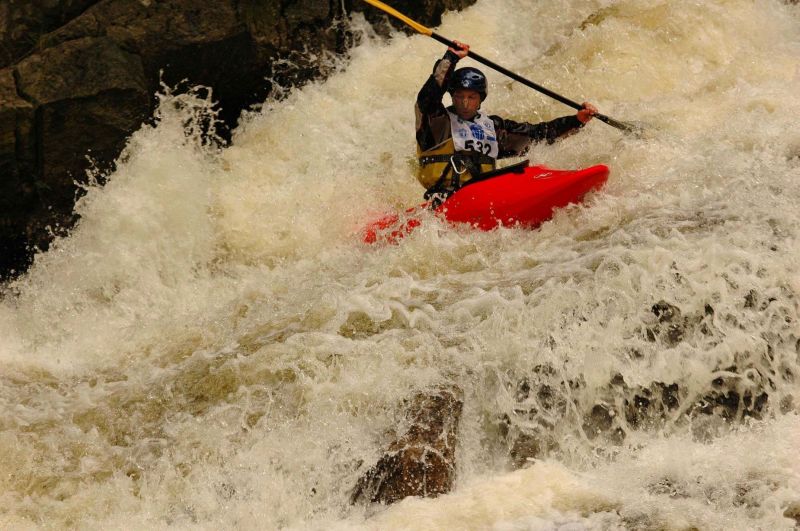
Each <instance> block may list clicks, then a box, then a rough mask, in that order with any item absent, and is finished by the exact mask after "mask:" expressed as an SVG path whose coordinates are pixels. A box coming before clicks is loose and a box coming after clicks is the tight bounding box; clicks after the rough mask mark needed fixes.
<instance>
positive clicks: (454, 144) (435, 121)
mask: <svg viewBox="0 0 800 531" xmlns="http://www.w3.org/2000/svg"><path fill="white" fill-rule="evenodd" d="M453 42H454V43H455V44H456V45H458V46H459V48H448V49H447V52H446V53H445V54H444V57H442V58H441V59H439V60H438V61H437V62H436V64H435V65H434V67H433V73H432V74H431V76H430V77H429V78H428V80H427V81H426V82H425V85H423V87H422V89H421V90H420V91H419V94H418V95H417V103H416V109H415V110H416V122H417V156H418V157H419V172H418V175H417V178H418V179H419V181H420V182H421V183H422V185H423V186H424V187H425V189H426V192H425V198H426V199H429V198H431V197H432V196H434V195H437V196H438V197H439V198H440V199H441V198H443V197H446V196H447V195H449V194H450V193H452V192H453V191H455V190H457V189H458V188H460V187H461V186H462V185H463V184H464V183H465V182H467V181H469V180H470V179H472V178H474V177H476V176H478V175H480V174H483V173H486V172H488V171H492V170H494V169H495V164H496V161H497V159H500V158H504V157H513V156H520V155H522V154H523V153H524V152H525V150H526V149H527V148H528V146H530V144H531V143H532V142H541V141H547V142H554V141H555V140H556V139H557V138H559V137H563V136H566V135H568V134H570V133H573V132H575V131H577V130H578V129H580V128H581V127H583V126H584V125H585V124H586V123H588V122H589V120H591V119H592V117H593V116H594V114H595V113H596V112H598V111H597V108H596V107H595V106H594V105H592V104H591V103H588V102H585V103H583V109H581V110H580V111H578V113H577V114H575V115H572V116H563V117H561V118H556V119H555V120H552V121H549V122H543V123H539V124H530V123H527V122H515V121H512V120H507V119H504V118H501V117H499V116H494V115H487V114H485V113H483V112H481V110H480V108H481V104H482V103H483V100H485V99H486V93H487V82H486V76H485V75H483V72H481V71H480V70H478V69H477V68H472V67H466V68H459V69H458V70H455V66H456V63H457V62H458V61H459V59H463V58H464V57H466V56H467V52H469V45H467V44H463V43H461V42H458V41H453ZM445 92H449V93H450V95H451V96H452V99H453V105H452V106H450V107H447V108H445V106H444V105H443V104H442V97H444V94H445Z"/></svg>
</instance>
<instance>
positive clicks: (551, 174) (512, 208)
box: [361, 164, 608, 243]
mask: <svg viewBox="0 0 800 531" xmlns="http://www.w3.org/2000/svg"><path fill="white" fill-rule="evenodd" d="M607 179H608V167H607V166H605V165H602V164H600V165H597V166H591V167H589V168H585V169H582V170H553V169H550V168H546V167H544V166H528V167H525V168H524V169H521V170H518V171H516V172H511V173H503V174H500V175H497V176H495V177H491V178H489V179H485V180H481V181H478V182H475V183H468V184H467V185H465V186H464V187H463V188H461V189H459V190H458V191H457V192H455V193H454V194H453V195H451V196H450V197H449V198H447V200H446V201H445V202H444V203H442V204H441V205H439V206H438V207H437V208H436V209H435V210H434V211H435V212H436V213H437V214H438V215H440V216H441V217H443V218H444V219H446V220H447V221H450V222H453V223H469V224H471V225H472V226H473V227H475V228H477V229H480V230H486V231H488V230H492V229H494V228H496V227H498V226H500V225H502V226H504V227H509V226H523V227H529V228H533V227H536V226H538V225H540V224H541V223H543V222H545V221H547V220H548V219H550V218H551V217H552V216H553V211H554V210H555V209H556V208H560V207H564V206H567V205H568V204H570V203H579V202H580V201H581V200H582V199H583V196H584V195H586V193H588V192H589V191H591V190H595V189H598V188H600V187H602V186H603V184H605V182H606V180H607ZM429 206H430V204H429V203H424V204H422V205H420V206H419V207H417V208H411V209H408V210H407V211H406V212H405V213H404V214H403V215H400V214H388V215H386V216H384V217H382V218H380V219H378V220H376V221H373V222H372V223H370V224H369V225H367V226H366V227H365V228H364V229H363V230H362V232H361V237H362V240H363V241H364V243H379V242H382V243H397V242H398V240H399V239H401V238H402V237H404V236H405V235H406V234H409V233H410V232H411V231H413V230H414V229H415V228H416V227H418V226H419V225H420V224H421V223H422V220H421V218H420V217H419V213H420V212H421V211H422V210H424V209H426V208H429Z"/></svg>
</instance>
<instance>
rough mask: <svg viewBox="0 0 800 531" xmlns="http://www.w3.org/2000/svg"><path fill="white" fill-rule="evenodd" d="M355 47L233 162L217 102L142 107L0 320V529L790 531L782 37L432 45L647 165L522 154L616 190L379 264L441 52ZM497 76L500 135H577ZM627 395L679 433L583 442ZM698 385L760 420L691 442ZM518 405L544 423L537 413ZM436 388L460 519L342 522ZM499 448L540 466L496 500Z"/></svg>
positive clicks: (555, 18)
mask: <svg viewBox="0 0 800 531" xmlns="http://www.w3.org/2000/svg"><path fill="white" fill-rule="evenodd" d="M353 31H356V32H359V33H360V34H362V36H363V41H362V44H361V45H360V46H358V47H357V48H355V49H354V50H353V51H352V53H351V55H350V57H349V58H347V59H346V60H341V62H340V63H339V64H338V65H337V70H336V72H335V73H334V74H333V75H332V76H331V77H330V78H329V79H327V80H325V81H320V82H315V83H311V84H309V85H307V86H305V87H303V88H301V89H297V90H293V91H291V92H289V93H288V95H286V96H285V97H284V98H280V99H270V100H268V101H266V102H265V103H264V105H263V106H262V107H261V108H260V109H258V110H254V111H252V112H250V113H247V114H246V115H245V116H244V117H243V119H242V123H241V125H240V126H239V127H238V128H237V129H236V130H235V131H234V137H233V141H232V145H231V146H229V147H227V148H224V149H222V148H219V147H218V146H216V145H214V144H213V143H208V142H204V141H203V140H202V139H201V136H200V134H199V131H200V129H201V128H202V127H201V124H202V123H204V122H205V121H206V120H207V118H208V117H209V116H212V115H213V106H212V102H211V101H210V100H209V99H207V97H206V95H205V92H204V91H198V92H194V93H189V94H164V95H162V97H161V105H160V107H159V113H158V122H157V124H156V125H155V126H143V127H142V129H141V130H139V131H137V132H136V133H135V134H134V135H133V136H132V137H131V138H130V140H129V143H128V146H127V148H126V150H125V152H124V153H123V155H122V156H121V158H120V161H119V164H118V169H117V171H116V172H115V173H113V174H112V175H111V176H110V177H109V180H108V184H107V185H106V186H104V187H102V188H100V187H95V188H91V189H89V190H88V193H87V194H86V196H85V197H83V198H82V199H81V200H80V202H79V204H78V206H77V207H76V208H77V211H78V213H79V214H80V216H81V221H80V223H79V224H78V226H77V227H76V228H75V229H74V230H73V231H72V233H71V235H70V236H69V237H67V238H64V239H61V240H59V241H57V242H56V243H55V245H54V246H53V248H52V249H51V250H50V251H49V252H47V253H44V254H40V255H39V256H37V257H36V261H35V264H34V266H33V267H32V268H31V270H30V271H29V272H28V273H27V274H26V275H25V276H24V277H22V278H20V279H19V280H17V281H15V282H13V283H11V284H8V285H6V286H4V287H3V288H2V298H0V371H1V372H0V470H2V471H3V473H2V475H0V525H1V526H2V527H3V528H4V529H39V528H70V527H74V528H79V529H167V528H170V529H172V528H176V529H234V528H236V529H277V528H290V529H497V530H524V529H630V528H634V529H687V528H698V529H792V528H793V527H794V526H796V525H797V524H796V521H797V519H800V463H798V452H797V448H798V447H800V417H798V403H799V402H798V401H800V380H798V377H797V375H798V373H799V372H800V360H799V359H798V356H799V354H798V352H799V351H800V343H799V342H798V341H800V327H798V324H797V323H798V318H800V315H798V314H799V313H800V312H799V310H800V273H798V269H797V264H798V262H800V244H799V243H798V236H799V235H800V211H799V210H798V208H797V198H798V197H800V128H799V127H798V113H797V111H796V105H795V104H794V102H795V101H796V99H797V94H799V93H800V59H798V58H800V7H798V6H796V5H795V6H789V5H784V4H783V3H781V2H778V1H776V0H774V1H773V0H770V1H768V0H756V1H752V0H726V1H722V0H719V1H715V2H702V3H699V2H689V1H658V0H627V1H610V0H609V1H578V0H561V1H550V0H542V1H537V2H530V1H528V0H479V1H478V3H477V4H476V5H475V6H473V7H471V8H468V9H466V10H464V11H463V12H460V13H450V14H447V15H446V16H445V17H444V21H443V24H442V26H441V27H440V28H438V30H437V31H438V32H439V33H441V34H443V35H446V36H448V37H451V38H455V39H459V40H462V41H465V42H468V43H469V44H471V46H472V49H473V50H475V51H477V52H478V53H480V54H481V55H484V56H486V57H489V58H493V59H495V60H496V61H497V62H498V63H500V64H503V65H504V66H506V67H507V68H509V69H511V70H514V71H517V72H519V73H520V74H521V75H523V76H525V77H529V78H531V79H533V80H535V81H536V82H537V83H539V84H541V85H544V86H546V87H548V88H551V89H552V90H555V91H556V92H559V93H562V94H564V95H566V96H568V97H570V98H571V99H573V100H577V101H585V100H588V101H591V102H593V103H595V104H596V105H597V106H598V107H599V108H600V109H601V112H604V113H605V114H608V115H609V116H612V117H614V118H617V119H621V120H635V121H637V122H640V123H642V124H645V126H646V128H647V130H648V134H647V135H645V136H644V137H643V138H638V137H634V136H630V135H623V134H622V133H620V132H619V131H617V130H615V129H612V128H610V127H608V126H607V125H605V124H602V123H600V122H598V121H594V122H592V123H591V124H590V125H589V126H588V127H587V128H586V129H585V130H584V131H582V132H581V133H580V134H578V135H574V136H571V137H569V138H566V139H564V140H562V141H560V142H558V143H556V144H554V145H551V146H547V145H544V146H536V147H534V148H532V149H531V152H530V159H531V160H533V161H535V162H536V163H540V164H546V165H549V166H552V167H558V168H576V167H583V166H589V165H593V164H599V163H603V164H607V165H609V166H610V168H611V176H610V179H609V182H608V184H607V186H606V187H605V188H604V189H603V191H602V192H599V193H596V194H593V195H592V196H591V197H589V198H588V199H587V201H586V204H585V206H581V207H577V206H572V207H569V208H566V209H563V210H562V211H559V212H558V213H557V214H556V216H555V217H554V219H553V220H552V221H551V222H548V223H546V224H544V225H543V226H542V227H540V228H539V229H537V230H535V231H530V230H520V229H501V230H497V231H493V232H490V233H483V232H477V231H472V230H469V229H467V228H463V227H462V228H452V227H448V226H446V225H444V224H442V223H441V222H440V221H439V220H437V219H435V218H430V219H426V221H425V223H424V224H423V226H422V227H421V228H420V229H419V230H417V231H415V233H414V234H413V235H412V236H410V237H409V238H406V239H405V240H404V241H403V242H402V243H401V244H400V245H398V246H388V247H380V248H371V247H366V246H364V245H363V244H361V243H359V239H358V235H357V231H358V228H359V227H360V226H362V225H363V223H364V221H365V220H366V219H369V218H370V216H374V215H375V214H376V213H381V212H384V211H387V210H395V209H398V208H404V207H407V206H411V205H414V204H416V203H417V202H419V201H420V199H421V192H422V190H421V188H420V186H419V185H418V183H417V182H416V180H415V179H414V177H413V160H414V154H415V153H414V148H415V146H414V135H413V128H414V121H413V120H414V116H413V102H414V98H415V96H416V92H417V90H418V89H419V87H420V86H421V84H422V83H423V82H424V80H425V78H426V77H427V76H428V74H429V73H430V69H431V67H432V64H433V62H434V60H435V59H436V58H438V57H440V56H441V54H442V53H443V49H442V46H440V45H438V44H437V43H436V42H434V41H432V40H431V39H428V38H425V37H423V36H408V35H405V34H401V33H396V34H394V35H392V36H391V38H390V39H389V40H388V41H387V40H383V39H381V38H379V37H377V36H375V35H373V34H372V33H371V32H370V30H369V29H368V27H367V26H366V24H365V23H363V21H362V20H361V19H360V18H359V17H356V18H355V19H354V21H353ZM487 74H488V75H489V79H490V95H489V99H488V100H487V102H486V105H485V106H486V107H487V110H490V111H491V112H493V113H497V114H500V115H503V116H507V117H509V118H513V119H517V120H527V121H531V122H536V121H541V120H547V119H551V118H554V117H557V116H561V115H565V114H569V113H570V112H571V111H570V110H569V109H567V108H565V107H563V106H561V105H559V104H557V103H555V102H553V101H550V100H548V99H546V98H545V97H543V96H541V95H538V94H537V93H535V92H533V91H531V90H529V89H526V88H525V87H522V86H519V85H515V84H513V83H512V82H510V81H508V80H506V79H503V78H502V77H501V76H500V75H499V74H495V73H491V72H487ZM659 301H665V302H666V303H669V304H671V305H674V306H676V307H678V308H680V311H681V312H682V314H683V315H684V316H686V317H687V322H690V323H694V324H687V325H686V328H685V329H684V332H683V335H682V336H681V338H680V340H679V341H672V342H670V341H668V340H667V339H665V337H662V336H659V337H652V336H653V334H652V333H651V332H652V330H653V326H655V324H654V323H655V320H656V316H655V315H654V313H653V311H652V307H653V305H654V304H656V303H658V302H659ZM732 366H735V367H736V369H735V371H734V370H731V369H730V368H731V367H732ZM543 367H544V368H546V369H545V370H543V369H542V368H543ZM615 377H622V378H623V379H624V381H625V383H626V385H627V386H629V387H631V388H632V387H635V386H642V387H647V386H649V385H651V384H652V383H653V382H662V383H665V384H671V383H675V384H678V385H679V387H680V389H681V393H682V395H681V396H680V402H681V406H680V407H678V408H677V409H675V410H672V411H670V412H669V413H668V414H667V415H666V416H665V417H664V418H661V419H654V421H653V425H652V426H650V427H646V428H642V427H640V428H634V427H632V426H629V425H626V424H625V422H624V420H623V419H620V418H619V417H616V420H614V422H618V423H620V424H619V425H618V427H619V429H620V430H622V431H624V432H625V437H624V439H623V440H619V438H618V437H617V438H616V439H615V438H614V436H612V434H611V433H609V434H605V435H601V436H599V437H593V436H591V434H589V433H588V432H587V429H586V427H585V426H584V421H585V413H586V411H589V410H591V408H592V406H593V405H594V404H597V403H601V402H602V403H603V404H611V405H614V404H616V405H619V404H620V403H621V400H622V399H623V395H622V394H620V393H621V391H619V388H618V387H614V386H613V385H611V384H610V382H612V380H613V379H614V378H615ZM718 378H722V379H725V378H727V379H729V380H731V381H733V382H734V384H735V386H737V387H736V388H737V389H738V390H739V391H740V392H742V393H744V392H745V391H746V390H753V392H756V393H765V394H766V395H767V409H766V410H765V412H764V414H763V415H761V416H760V417H761V418H743V417H746V416H744V415H742V414H741V411H740V414H739V415H738V417H737V418H735V419H734V420H733V421H731V422H726V421H725V420H724V419H722V418H721V417H720V416H719V415H697V416H690V415H689V413H691V412H692V411H693V410H690V408H691V406H692V404H694V403H695V402H697V401H698V400H701V399H702V398H703V397H704V396H705V394H706V393H707V392H708V391H709V389H711V387H712V384H711V382H712V381H714V380H715V379H718ZM523 381H525V382H533V383H538V384H541V385H548V386H550V388H551V389H553V390H554V391H553V392H554V393H555V396H556V398H557V400H558V401H560V402H559V403H561V404H564V409H563V410H561V411H560V413H559V414H558V415H557V417H555V418H549V417H548V418H546V417H547V414H548V412H546V411H545V412H542V411H539V412H538V415H539V416H538V417H537V416H536V415H537V413H531V411H532V409H531V408H533V407H534V406H535V405H536V404H534V402H533V401H532V400H533V399H526V398H524V397H522V398H520V397H519V394H518V392H517V390H518V388H519V386H520V382H523ZM443 382H444V383H455V384H457V385H458V386H459V387H461V388H462V389H463V391H464V412H463V414H462V418H461V423H460V426H459V439H458V441H459V442H458V448H457V450H456V457H457V472H458V475H457V482H456V487H455V490H454V491H453V492H452V493H451V494H448V495H445V496H442V497H440V498H437V499H424V500H423V499H407V500H404V501H403V502H401V503H399V504H397V505H395V506H391V507H389V508H385V507H364V506H362V505H356V506H351V505H350V503H349V498H350V492H351V489H352V488H353V486H354V485H355V482H356V481H357V479H358V477H359V476H360V474H362V473H363V472H364V471H365V469H366V468H367V467H368V466H370V465H371V464H373V463H374V462H375V461H376V460H377V459H378V458H379V457H380V456H381V455H382V451H383V449H384V448H385V447H386V445H387V444H388V443H389V442H390V441H391V438H392V433H393V430H394V429H396V427H397V424H398V422H399V420H400V419H401V418H402V407H401V405H402V401H403V400H404V399H406V398H408V397H409V396H411V395H413V394H414V393H415V392H418V391H420V390H425V389H429V388H432V387H434V386H437V385H439V384H441V383H443ZM534 409H535V408H534ZM522 410H524V411H525V412H526V413H520V411H522ZM504 417H505V418H506V419H511V422H512V423H513V425H512V428H513V429H512V430H511V432H510V433H511V435H509V434H505V433H504V432H503V430H502V429H501V427H500V426H501V424H502V423H503V418H504ZM543 423H544V424H543ZM543 425H546V426H548V428H547V429H546V431H545V432H542V426H543ZM615 426H617V425H616V424H615ZM515 433H516V434H519V433H535V434H538V435H539V436H541V437H543V438H544V439H546V440H548V441H550V442H551V443H553V444H552V448H551V450H550V451H549V452H547V453H546V454H545V455H542V456H541V458H538V459H535V460H530V461H529V463H528V465H527V466H525V467H523V468H521V469H516V470H515V467H514V466H513V465H512V461H513V460H512V457H511V456H510V448H511V446H512V443H513V441H512V440H511V439H510V438H509V437H511V436H513V434H515Z"/></svg>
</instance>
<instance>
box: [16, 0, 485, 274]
mask: <svg viewBox="0 0 800 531" xmlns="http://www.w3.org/2000/svg"><path fill="white" fill-rule="evenodd" d="M474 1H475V0H423V1H419V2H410V1H398V2H395V3H394V7H396V8H397V9H399V10H400V11H402V12H404V13H406V14H408V15H409V16H411V17H412V18H414V19H416V20H419V21H420V22H421V23H423V24H427V25H436V24H438V23H439V22H440V21H441V15H442V13H443V12H444V11H445V10H448V9H459V8H463V7H465V6H467V5H470V4H472V3H474ZM353 11H362V12H364V15H365V16H366V17H367V19H368V20H369V21H371V22H373V23H374V25H375V26H376V27H377V28H378V30H379V32H385V31H386V29H387V28H388V27H389V26H390V25H391V26H394V27H400V23H398V22H396V21H394V20H388V18H387V17H386V16H385V15H384V14H383V13H382V12H380V11H379V10H377V9H375V8H373V7H371V6H369V5H368V4H366V3H365V2H361V1H357V0H345V1H344V2H343V1H341V0H217V1H214V2H208V1H204V0H5V1H4V2H2V3H0V280H2V279H3V278H6V277H8V276H10V275H11V274H12V273H11V271H12V270H16V271H20V270H23V269H24V268H25V267H26V266H27V265H28V263H29V260H30V252H29V250H28V248H29V247H39V248H42V249H46V248H47V245H48V243H49V239H50V237H51V233H52V232H55V233H59V232H60V231H63V230H66V229H68V228H69V227H70V226H72V224H73V223H74V221H75V219H74V216H73V213H72V207H73V205H74V200H75V197H76V193H77V192H78V191H79V189H78V187H76V185H75V181H77V182H81V181H83V180H85V172H86V170H87V168H89V167H90V164H91V163H90V162H89V161H88V160H87V155H89V156H91V158H92V159H93V160H94V163H95V164H97V166H98V167H99V168H100V169H108V168H110V166H111V164H112V162H113V160H114V159H115V157H116V156H117V155H118V154H119V152H120V150H121V148H122V147H123V146H124V144H125V141H126V139H127V137H128V136H129V135H130V134H131V133H132V132H133V131H135V130H136V129H137V128H138V127H139V126H140V125H141V123H142V122H143V121H144V120H146V119H147V118H148V117H149V116H151V114H152V111H153V105H154V102H155V98H154V97H153V95H154V94H155V92H156V91H157V90H158V89H159V84H160V82H161V81H163V82H164V83H166V84H167V85H169V86H175V85H176V84H178V83H180V82H181V81H182V80H187V81H188V83H189V84H191V85H198V84H199V85H205V86H209V87H211V88H212V89H213V94H214V95H215V97H216V98H217V99H218V101H219V103H220V107H221V113H220V116H221V118H222V119H223V121H224V122H225V123H226V124H228V126H231V127H232V126H234V125H235V123H236V119H237V118H238V116H239V113H240V112H241V110H242V109H245V108H247V107H249V106H250V105H253V104H255V103H259V102H261V101H263V100H264V98H265V97H266V95H267V94H268V93H269V90H270V88H271V86H270V83H269V82H267V81H266V79H271V80H274V81H276V82H278V83H280V84H281V85H292V84H298V83H302V82H303V81H306V80H309V79H312V78H316V77H320V76H324V75H325V74H326V73H327V72H326V70H325V67H324V65H322V64H321V63H320V62H319V61H317V60H315V59H314V57H315V54H319V53H321V52H331V53H335V54H345V53H346V52H347V49H348V48H349V47H350V46H352V45H353V43H354V40H355V38H356V37H355V36H354V35H352V34H351V33H350V32H349V30H348V29H347V25H346V24H341V23H340V22H341V21H343V20H345V19H346V18H347V17H348V16H350V15H351V13H352V12H353Z"/></svg>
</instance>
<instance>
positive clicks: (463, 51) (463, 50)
mask: <svg viewBox="0 0 800 531" xmlns="http://www.w3.org/2000/svg"><path fill="white" fill-rule="evenodd" d="M453 44H455V45H456V46H458V48H453V47H452V46H451V47H449V48H448V50H450V51H451V52H453V53H454V54H456V55H457V56H458V58H459V59H463V58H465V57H466V56H467V54H468V53H469V44H464V43H463V42H458V41H453Z"/></svg>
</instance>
